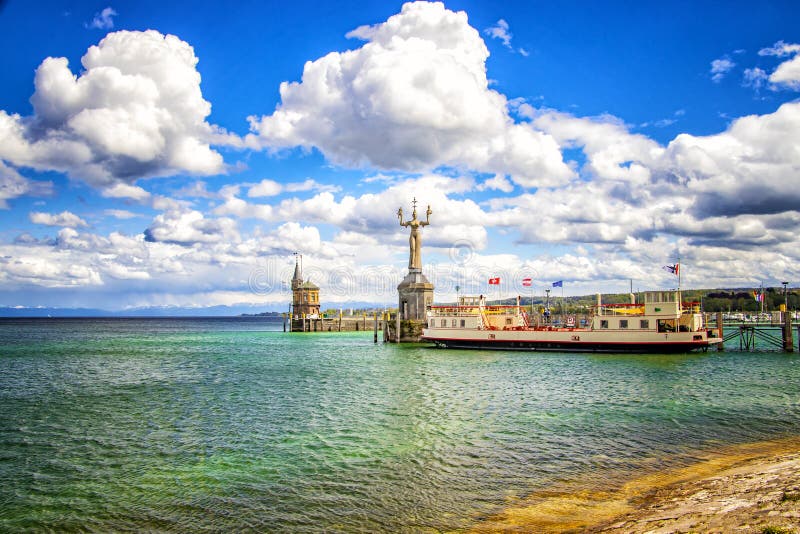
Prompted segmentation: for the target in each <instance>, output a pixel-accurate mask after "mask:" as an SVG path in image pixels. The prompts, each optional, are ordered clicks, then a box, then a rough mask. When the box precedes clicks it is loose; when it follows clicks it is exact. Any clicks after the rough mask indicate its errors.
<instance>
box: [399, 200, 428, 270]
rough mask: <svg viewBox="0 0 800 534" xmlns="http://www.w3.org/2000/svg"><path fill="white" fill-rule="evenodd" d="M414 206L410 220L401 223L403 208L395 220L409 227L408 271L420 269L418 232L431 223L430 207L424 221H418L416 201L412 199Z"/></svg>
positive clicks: (420, 254)
mask: <svg viewBox="0 0 800 534" xmlns="http://www.w3.org/2000/svg"><path fill="white" fill-rule="evenodd" d="M412 205H413V206H414V211H413V213H412V214H411V220H410V221H405V222H403V208H400V209H399V210H397V218H398V219H400V226H403V227H406V226H410V227H411V236H410V237H409V238H408V247H409V255H408V270H409V271H410V270H412V269H419V270H421V269H422V234H421V232H420V231H419V227H420V226H428V225H429V224H430V223H431V214H432V213H433V212H432V211H431V207H430V205H428V211H426V212H425V220H424V221H420V220H418V219H417V199H416V198H414V201H413V202H412Z"/></svg>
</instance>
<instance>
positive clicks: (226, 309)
mask: <svg viewBox="0 0 800 534" xmlns="http://www.w3.org/2000/svg"><path fill="white" fill-rule="evenodd" d="M375 306H376V305H375V304H371V303H367V302H347V303H342V304H341V305H335V306H334V305H331V308H334V307H336V308H340V307H341V308H342V309H344V310H349V309H350V308H354V309H364V308H373V307H375ZM287 311H288V309H287V307H286V306H285V305H283V306H276V305H274V304H273V305H264V306H251V305H236V306H209V307H206V308H190V307H182V306H150V307H142V308H129V309H125V310H103V309H100V308H56V307H21V306H0V317H236V316H239V315H258V316H262V315H263V316H269V315H280V314H281V313H283V312H287Z"/></svg>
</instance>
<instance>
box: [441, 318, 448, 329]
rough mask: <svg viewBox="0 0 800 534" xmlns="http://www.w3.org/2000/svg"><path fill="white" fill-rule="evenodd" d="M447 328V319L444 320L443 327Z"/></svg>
mask: <svg viewBox="0 0 800 534" xmlns="http://www.w3.org/2000/svg"><path fill="white" fill-rule="evenodd" d="M445 326H447V319H442V327H445Z"/></svg>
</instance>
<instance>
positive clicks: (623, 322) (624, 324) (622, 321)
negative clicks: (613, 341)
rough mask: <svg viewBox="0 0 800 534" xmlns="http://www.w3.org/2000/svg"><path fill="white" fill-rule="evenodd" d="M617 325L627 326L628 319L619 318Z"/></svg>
mask: <svg viewBox="0 0 800 534" xmlns="http://www.w3.org/2000/svg"><path fill="white" fill-rule="evenodd" d="M619 327H620V328H628V320H627V319H620V320H619Z"/></svg>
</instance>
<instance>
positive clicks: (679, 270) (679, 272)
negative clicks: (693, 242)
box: [678, 256, 681, 292]
mask: <svg viewBox="0 0 800 534" xmlns="http://www.w3.org/2000/svg"><path fill="white" fill-rule="evenodd" d="M680 290H681V257H680V256H678V292H680Z"/></svg>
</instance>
